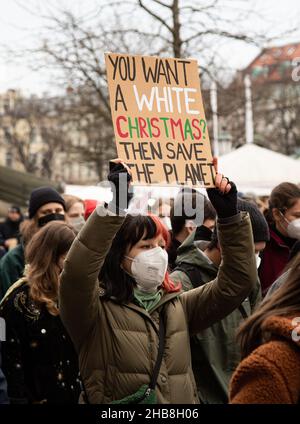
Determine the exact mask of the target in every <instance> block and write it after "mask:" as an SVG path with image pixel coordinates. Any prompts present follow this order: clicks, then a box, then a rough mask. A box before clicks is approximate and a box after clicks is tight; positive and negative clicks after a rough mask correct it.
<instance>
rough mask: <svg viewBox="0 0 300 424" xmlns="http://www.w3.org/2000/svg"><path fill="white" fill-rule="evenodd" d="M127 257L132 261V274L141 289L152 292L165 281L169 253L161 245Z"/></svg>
mask: <svg viewBox="0 0 300 424" xmlns="http://www.w3.org/2000/svg"><path fill="white" fill-rule="evenodd" d="M125 258H127V259H129V260H131V261H132V265H131V275H132V277H133V278H134V279H135V281H136V283H137V287H138V288H139V289H140V290H142V291H144V292H146V293H152V292H154V291H156V290H157V288H158V287H159V286H160V285H161V284H162V283H163V281H164V279H165V275H166V272H167V268H168V254H167V252H166V251H165V250H164V249H162V248H161V247H155V248H154V249H149V250H146V251H145V252H141V253H139V254H138V255H136V257H135V258H130V257H128V256H125Z"/></svg>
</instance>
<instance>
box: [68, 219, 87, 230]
mask: <svg viewBox="0 0 300 424" xmlns="http://www.w3.org/2000/svg"><path fill="white" fill-rule="evenodd" d="M69 220H70V223H71V225H72V227H73V228H74V229H75V230H76V231H78V232H79V231H80V230H81V228H82V227H83V226H84V224H85V220H84V218H83V216H77V217H76V218H69Z"/></svg>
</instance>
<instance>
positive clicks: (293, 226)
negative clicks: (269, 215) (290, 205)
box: [281, 212, 300, 240]
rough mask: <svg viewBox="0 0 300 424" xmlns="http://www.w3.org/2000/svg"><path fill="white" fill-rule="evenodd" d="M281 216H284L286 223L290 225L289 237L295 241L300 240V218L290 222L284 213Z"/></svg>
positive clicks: (288, 227) (288, 229) (288, 228)
mask: <svg viewBox="0 0 300 424" xmlns="http://www.w3.org/2000/svg"><path fill="white" fill-rule="evenodd" d="M281 215H282V216H283V218H284V220H285V222H286V223H287V224H288V226H287V229H286V231H287V233H288V236H289V237H291V238H293V239H297V240H300V218H297V219H294V220H293V221H289V220H288V219H286V217H285V216H284V215H283V213H282V212H281Z"/></svg>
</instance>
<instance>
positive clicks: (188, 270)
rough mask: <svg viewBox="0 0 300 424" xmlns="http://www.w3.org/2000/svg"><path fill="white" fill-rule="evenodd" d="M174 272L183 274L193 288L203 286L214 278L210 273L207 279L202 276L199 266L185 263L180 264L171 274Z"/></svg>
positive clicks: (205, 276) (204, 275) (205, 275)
mask: <svg viewBox="0 0 300 424" xmlns="http://www.w3.org/2000/svg"><path fill="white" fill-rule="evenodd" d="M174 271H181V272H184V273H185V274H186V275H187V276H188V278H189V280H190V282H191V283H192V286H193V287H194V288H196V287H200V286H203V285H204V284H206V283H208V282H209V281H211V280H213V279H214V278H215V275H213V273H212V272H211V277H209V278H207V274H204V272H203V271H202V270H201V268H200V267H199V266H197V265H191V264H188V263H186V262H180V263H179V264H178V265H177V266H176V268H175V269H173V271H172V272H174Z"/></svg>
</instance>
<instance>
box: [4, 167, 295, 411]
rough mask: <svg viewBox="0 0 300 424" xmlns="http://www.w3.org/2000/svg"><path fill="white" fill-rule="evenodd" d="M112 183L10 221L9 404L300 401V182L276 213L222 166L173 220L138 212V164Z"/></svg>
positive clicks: (40, 198)
mask: <svg viewBox="0 0 300 424" xmlns="http://www.w3.org/2000/svg"><path fill="white" fill-rule="evenodd" d="M124 176H125V181H126V183H125V184H124V183H123V184H120V183H119V182H120V179H121V178H120V177H124ZM108 180H109V181H110V182H111V184H113V185H114V186H115V189H114V190H113V199H112V200H111V202H110V203H109V204H107V203H105V202H101V199H99V202H91V201H84V200H81V199H79V198H77V197H74V196H70V195H60V194H59V193H58V192H57V191H56V190H54V189H53V188H50V187H40V188H37V189H35V190H34V191H33V192H32V193H31V196H30V199H29V206H28V211H23V213H22V211H21V209H20V208H19V207H18V206H15V205H14V206H11V207H10V208H9V210H8V214H7V218H6V220H5V222H3V223H2V224H0V256H1V260H0V298H1V299H2V300H1V304H0V317H1V319H2V320H1V322H2V323H3V322H5V327H6V340H5V341H3V342H2V343H1V350H0V403H11V404H20V403H22V404H23V403H29V404H62V403H63V404H76V403H78V402H79V403H90V404H107V403H132V402H133V403H134V402H135V403H136V402H139V403H160V404H162V403H172V404H197V403H199V402H200V403H207V404H225V403H294V404H297V403H299V402H300V328H299V324H300V187H299V186H297V185H295V184H292V183H288V182H284V183H282V184H280V185H279V186H277V187H275V188H274V189H273V191H272V193H271V194H270V197H269V199H268V207H266V205H265V203H264V205H262V204H259V205H258V204H256V203H255V202H254V201H253V200H251V199H245V198H241V196H240V194H239V193H238V189H237V187H236V186H235V184H234V182H231V181H229V180H228V179H227V178H225V177H224V176H223V175H222V174H220V173H217V174H216V178H215V187H214V188H210V189H207V195H203V194H201V193H200V192H199V191H197V190H195V189H190V188H186V187H184V188H182V189H181V190H180V192H179V193H178V195H177V196H176V198H175V199H174V201H173V202H172V204H171V206H170V210H169V216H163V217H162V216H160V215H162V212H161V211H162V209H163V208H162V205H161V204H160V206H159V207H160V212H158V213H157V215H155V214H137V213H135V214H130V213H128V212H127V209H128V208H129V203H130V201H131V197H132V196H131V195H130V194H129V192H130V190H129V186H130V180H131V175H130V171H129V169H128V167H127V166H126V164H124V163H123V162H121V161H115V162H114V161H112V162H111V166H110V173H109V175H108ZM123 181H124V178H123ZM121 198H122V199H127V200H126V201H125V203H124V201H122V202H120V199H121ZM187 200H188V201H189V202H190V204H191V205H192V206H193V208H192V209H193V211H194V212H193V213H190V211H189V213H187V211H186V208H185V203H186V202H187ZM197 205H198V207H199V205H202V206H201V208H202V211H201V214H200V216H201V219H200V220H199V213H197V211H196V208H197ZM178 210H180V211H181V212H180V213H179V214H178ZM198 212H199V211H198ZM168 227H170V228H168ZM297 326H298V328H299V331H298V333H299V334H298V335H297Z"/></svg>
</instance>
